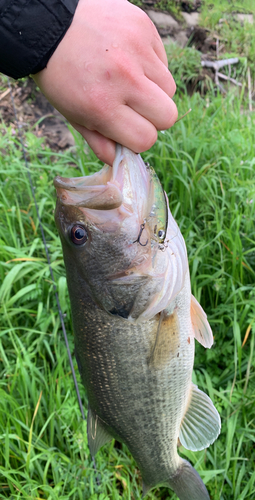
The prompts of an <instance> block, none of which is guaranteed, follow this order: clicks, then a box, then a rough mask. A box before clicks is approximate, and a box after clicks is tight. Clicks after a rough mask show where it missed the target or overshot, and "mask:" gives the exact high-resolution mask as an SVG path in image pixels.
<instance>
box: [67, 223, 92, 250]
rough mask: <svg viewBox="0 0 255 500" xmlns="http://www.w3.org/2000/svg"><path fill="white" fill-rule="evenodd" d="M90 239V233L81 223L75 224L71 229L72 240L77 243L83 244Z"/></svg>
mask: <svg viewBox="0 0 255 500" xmlns="http://www.w3.org/2000/svg"><path fill="white" fill-rule="evenodd" d="M87 239H88V234H87V231H86V229H85V228H84V227H83V226H80V225H79V224H75V226H73V227H72V229H71V240H72V242H73V243H74V244H75V245H83V243H85V242H86V241H87Z"/></svg>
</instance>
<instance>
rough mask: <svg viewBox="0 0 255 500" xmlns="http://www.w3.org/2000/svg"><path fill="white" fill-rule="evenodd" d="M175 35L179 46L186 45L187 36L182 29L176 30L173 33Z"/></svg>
mask: <svg viewBox="0 0 255 500" xmlns="http://www.w3.org/2000/svg"><path fill="white" fill-rule="evenodd" d="M174 37H175V40H176V42H177V43H178V45H180V47H182V48H183V47H186V45H187V43H188V39H189V38H188V37H187V35H186V31H184V30H182V31H177V32H176V33H175V35H174Z"/></svg>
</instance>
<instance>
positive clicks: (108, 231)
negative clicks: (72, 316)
mask: <svg viewBox="0 0 255 500" xmlns="http://www.w3.org/2000/svg"><path fill="white" fill-rule="evenodd" d="M54 184H55V187H56V190H57V206H56V212H55V220H56V224H57V227H58V230H59V233H60V237H61V242H62V246H63V253H64V260H65V266H66V270H67V279H68V288H69V292H70V295H71V294H73V295H74V294H75V295H76V296H77V293H78V291H79V290H82V292H81V293H85V294H86V296H87V297H89V298H90V299H92V300H93V301H94V302H95V303H96V304H97V305H98V306H99V307H101V308H103V309H104V310H106V311H107V312H108V313H110V314H117V315H119V316H121V317H123V318H125V319H129V320H134V321H137V320H143V319H151V318H152V317H154V316H155V314H157V313H159V312H160V311H161V310H163V309H164V308H165V307H167V305H168V304H169V303H170V302H169V301H171V299H172V298H173V297H174V296H175V295H176V294H177V293H178V291H180V289H181V288H182V287H183V283H184V275H185V272H186V270H187V268H188V265H187V255H186V247H185V243H184V240H183V238H182V236H181V233H180V231H179V229H178V226H177V224H176V222H175V221H174V219H173V217H172V215H171V213H170V210H169V206H168V200H167V197H166V195H165V193H164V191H163V189H162V187H161V184H160V182H159V180H158V177H157V176H156V174H155V172H154V170H153V169H152V168H151V167H149V166H148V165H145V163H144V162H143V160H142V158H141V157H140V155H137V154H135V153H133V152H132V151H130V150H128V149H127V148H124V147H122V146H119V145H118V146H117V149H116V157H115V161H114V164H113V167H109V166H107V165H105V166H104V167H103V168H102V170H101V171H100V172H97V173H95V174H93V175H91V176H87V177H81V178H71V179H69V178H62V177H56V179H55V181H54Z"/></svg>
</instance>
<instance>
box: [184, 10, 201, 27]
mask: <svg viewBox="0 0 255 500" xmlns="http://www.w3.org/2000/svg"><path fill="white" fill-rule="evenodd" d="M182 16H183V17H184V20H185V22H186V24H187V25H188V26H189V27H192V26H197V25H198V22H199V13H198V12H191V14H188V12H182Z"/></svg>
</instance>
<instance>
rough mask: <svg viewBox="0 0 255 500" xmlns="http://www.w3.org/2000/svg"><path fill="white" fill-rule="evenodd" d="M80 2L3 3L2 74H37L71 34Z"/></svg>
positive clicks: (0, 16) (14, 0)
mask: <svg viewBox="0 0 255 500" xmlns="http://www.w3.org/2000/svg"><path fill="white" fill-rule="evenodd" d="M77 4H78V0H0V72H2V73H4V74H6V75H8V76H11V77H12V78H22V77H24V76H27V75H30V74H31V73H32V74H33V73H37V72H38V71H40V70H42V69H43V68H45V67H46V65H47V62H48V60H49V58H50V57H51V55H52V54H53V52H54V50H55V49H56V48H57V46H58V44H59V42H60V41H61V40H62V38H63V37H64V35H65V33H66V31H67V30H68V28H69V26H70V24H71V22H72V19H73V16H74V13H75V9H76V7H77Z"/></svg>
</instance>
